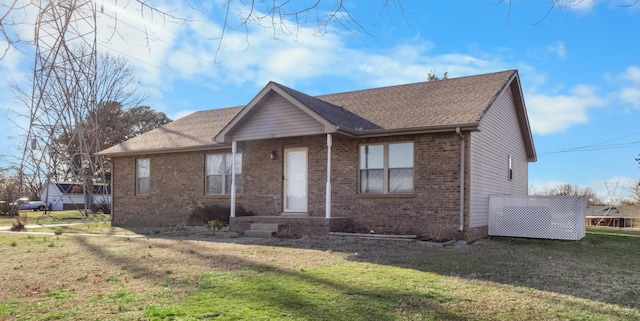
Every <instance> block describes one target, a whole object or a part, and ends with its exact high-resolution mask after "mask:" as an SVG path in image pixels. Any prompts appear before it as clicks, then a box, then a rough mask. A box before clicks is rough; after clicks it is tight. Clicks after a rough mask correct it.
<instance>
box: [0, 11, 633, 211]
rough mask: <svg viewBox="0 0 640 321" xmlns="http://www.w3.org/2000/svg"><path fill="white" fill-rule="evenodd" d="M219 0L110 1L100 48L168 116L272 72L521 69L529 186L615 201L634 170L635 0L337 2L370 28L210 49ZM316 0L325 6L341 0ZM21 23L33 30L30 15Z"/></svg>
mask: <svg viewBox="0 0 640 321" xmlns="http://www.w3.org/2000/svg"><path fill="white" fill-rule="evenodd" d="M220 2H221V1H214V2H207V3H206V4H201V5H197V7H198V8H200V9H205V10H200V11H197V10H192V9H191V8H189V6H188V5H187V4H186V3H182V2H178V3H176V4H165V3H163V4H162V5H163V6H167V8H168V9H170V10H171V12H172V13H174V14H175V15H177V16H182V17H187V18H189V19H190V20H191V22H190V23H188V24H186V23H172V22H165V21H163V20H162V19H160V17H158V16H153V15H149V14H147V15H145V17H146V19H142V18H141V15H140V13H139V12H138V11H137V10H138V9H139V8H137V7H133V6H130V7H127V8H121V7H114V6H112V5H111V3H112V2H111V1H104V2H103V3H104V8H103V9H104V11H105V12H118V16H119V28H120V34H121V35H122V37H113V38H109V39H108V37H107V35H108V34H109V33H108V32H106V31H104V30H108V28H109V26H111V25H113V21H112V20H110V19H109V18H108V17H106V16H100V15H99V17H98V21H99V24H98V25H99V28H102V29H99V38H100V40H99V41H98V46H99V49H100V50H101V51H103V52H109V53H111V54H114V55H121V56H123V57H124V58H126V59H127V60H128V61H129V64H130V67H131V70H132V71H133V72H134V74H135V76H136V78H137V80H139V81H140V85H141V88H142V89H143V90H144V93H145V94H146V95H147V97H148V98H147V100H146V104H147V105H149V106H151V107H152V108H154V109H156V110H159V111H163V112H165V113H167V114H168V115H169V116H170V117H171V118H173V119H177V118H179V117H182V116H184V115H186V114H188V113H190V112H193V111H196V110H203V109H213V108H221V107H228V106H237V105H243V104H246V103H247V102H249V100H251V98H253V96H254V95H255V94H257V93H258V91H259V90H260V89H261V88H262V87H263V86H265V85H266V83H267V82H268V81H270V80H274V81H278V82H280V83H282V84H284V85H286V86H289V87H292V88H295V89H297V90H300V91H303V92H305V93H308V94H325V93H332V92H341V91H349V90H356V89H363V88H372V87H378V86H386V85H394V84H403V83H410V82H417V81H424V80H426V78H427V74H428V73H429V72H434V73H436V74H439V75H441V74H443V73H444V72H447V73H448V75H449V77H460V76H466V75H472V74H479V73H486V72H494V71H500V70H506V69H518V70H519V72H520V76H521V80H522V87H523V91H524V98H525V102H526V106H527V109H528V112H529V118H530V122H531V127H532V131H533V135H534V143H535V146H536V149H537V153H538V161H537V162H536V163H531V164H530V166H529V183H530V187H531V188H532V189H533V190H536V191H539V190H542V189H545V188H547V187H549V186H554V185H556V184H563V183H568V184H575V185H578V186H582V187H591V188H593V189H594V190H595V191H596V192H598V194H599V195H600V196H601V197H602V198H614V199H615V198H622V197H625V196H626V195H628V194H629V193H631V192H632V191H633V188H634V186H635V184H636V183H637V181H638V179H639V178H640V166H639V165H638V163H637V162H636V161H635V158H637V157H638V154H639V153H640V126H639V124H638V123H639V121H640V42H639V41H638V36H637V31H638V30H640V5H638V6H637V7H632V8H622V7H619V6H616V4H619V3H620V2H616V1H589V0H585V1H581V2H575V3H574V4H575V6H573V7H571V8H560V9H559V8H551V7H550V5H549V3H548V2H546V1H514V2H513V3H512V5H511V7H510V9H509V6H508V5H507V4H506V3H503V4H500V3H498V1H496V0H478V1H417V0H416V1H398V2H396V1H389V7H387V8H386V9H384V10H382V3H384V1H382V0H381V1H355V0H353V1H347V2H345V7H346V9H347V10H349V13H350V14H351V15H352V16H353V17H354V19H355V20H356V21H358V22H359V23H360V24H361V25H362V26H363V28H364V30H363V29H359V28H357V26H355V25H354V24H349V26H350V27H351V28H352V29H351V30H345V28H343V27H341V26H340V25H338V24H331V25H329V27H328V29H327V33H326V34H324V35H322V36H318V35H317V29H314V25H313V24H308V25H305V24H303V25H301V26H299V28H297V29H295V30H297V33H296V36H295V37H294V36H291V35H286V34H282V33H280V32H279V31H278V30H276V31H274V30H273V29H271V28H270V27H269V25H268V24H267V25H266V26H263V27H258V26H255V25H254V26H251V27H250V28H248V29H242V28H239V29H228V30H226V32H225V36H224V38H223V42H222V43H221V45H220V47H218V45H219V44H220V43H219V42H218V41H216V40H210V39H211V38H215V37H217V36H219V35H220V31H221V30H222V29H221V22H222V21H223V20H222V19H223V16H224V14H223V11H222V10H221V8H222V7H221V6H220V5H219V4H218V3H220ZM223 2H226V1H223ZM239 3H240V2H239V1H236V4H239ZM323 3H324V4H327V5H328V6H327V7H321V10H320V12H321V14H322V12H323V11H322V10H326V9H327V8H329V7H330V4H332V3H335V1H329V0H327V1H325V2H323ZM121 5H122V4H121ZM399 5H401V8H400V7H399ZM259 9H260V8H259ZM550 9H551V11H549V10H550ZM246 10H247V8H242V7H234V10H233V12H246ZM21 14H22V15H24V17H27V20H29V19H31V17H33V16H34V14H33V12H29V10H26V11H24V12H21ZM233 18H234V17H233V15H232V22H234V21H233ZM305 18H309V17H305ZM302 20H303V19H301V21H302ZM278 26H280V25H278ZM286 26H287V27H290V28H291V27H296V25H295V24H294V23H293V22H291V21H290V22H288V24H287V25H286ZM145 29H146V30H147V31H148V35H149V36H150V37H149V39H150V41H149V42H148V45H147V42H146V41H145V34H144V33H143V32H142V30H145ZM100 30H103V31H102V32H101V31H100ZM16 32H17V33H19V34H21V35H23V36H24V37H25V38H26V39H28V38H29V37H32V34H33V31H32V26H29V25H24V26H20V27H19V28H17V29H16ZM0 45H1V43H0ZM22 48H23V52H24V53H21V52H19V51H17V50H12V51H10V52H9V53H8V54H7V55H6V56H5V58H4V59H2V60H0V77H1V79H2V82H0V117H2V119H3V120H2V121H0V126H2V130H1V133H0V152H1V153H2V154H4V155H7V154H10V153H12V152H13V151H14V150H17V149H18V148H19V147H18V146H19V144H18V142H19V139H16V138H15V137H19V133H18V132H16V129H15V126H14V125H13V124H11V123H9V122H7V121H6V120H4V119H6V118H8V117H9V118H13V119H16V113H24V112H25V109H24V107H21V106H20V104H19V103H17V102H15V101H13V100H12V98H11V94H10V92H9V88H10V86H9V85H10V84H11V83H14V82H17V83H19V84H25V83H26V80H25V79H26V78H25V76H26V77H27V78H28V75H29V70H30V68H31V64H32V62H33V55H32V51H31V50H30V49H29V47H28V46H23V47H22Z"/></svg>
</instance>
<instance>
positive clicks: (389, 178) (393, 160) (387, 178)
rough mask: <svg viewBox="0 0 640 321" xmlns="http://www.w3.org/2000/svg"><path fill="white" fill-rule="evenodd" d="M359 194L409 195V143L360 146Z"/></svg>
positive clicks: (410, 160)
mask: <svg viewBox="0 0 640 321" xmlns="http://www.w3.org/2000/svg"><path fill="white" fill-rule="evenodd" d="M360 193H379V194H386V193H413V142H400V143H384V144H368V145H360Z"/></svg>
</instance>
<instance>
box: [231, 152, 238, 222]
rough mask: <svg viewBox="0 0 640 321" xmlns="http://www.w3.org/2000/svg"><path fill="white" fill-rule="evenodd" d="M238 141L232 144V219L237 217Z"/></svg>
mask: <svg viewBox="0 0 640 321" xmlns="http://www.w3.org/2000/svg"><path fill="white" fill-rule="evenodd" d="M236 146H237V144H236V141H235V140H234V141H233V142H232V143H231V215H230V216H231V217H236V148H237V147H236Z"/></svg>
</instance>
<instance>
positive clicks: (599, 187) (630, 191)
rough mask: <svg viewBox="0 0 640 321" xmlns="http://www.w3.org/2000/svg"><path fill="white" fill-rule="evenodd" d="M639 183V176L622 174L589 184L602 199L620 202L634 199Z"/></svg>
mask: <svg viewBox="0 0 640 321" xmlns="http://www.w3.org/2000/svg"><path fill="white" fill-rule="evenodd" d="M637 184H638V179H637V178H631V177H622V176H620V177H608V178H603V179H601V180H595V181H592V182H590V183H589V186H590V187H591V189H593V191H594V192H595V193H596V195H598V197H599V198H600V199H601V200H602V201H605V202H609V203H619V202H620V201H623V200H632V199H634V197H635V194H634V193H635V188H636V185H637Z"/></svg>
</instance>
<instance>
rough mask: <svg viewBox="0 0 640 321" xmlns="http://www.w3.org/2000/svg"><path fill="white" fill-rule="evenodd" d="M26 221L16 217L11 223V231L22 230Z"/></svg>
mask: <svg viewBox="0 0 640 321" xmlns="http://www.w3.org/2000/svg"><path fill="white" fill-rule="evenodd" d="M25 225H26V222H23V221H22V220H20V219H17V220H16V221H15V222H13V223H12V224H11V230H12V231H22V230H24V229H25V227H26V226H25Z"/></svg>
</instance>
